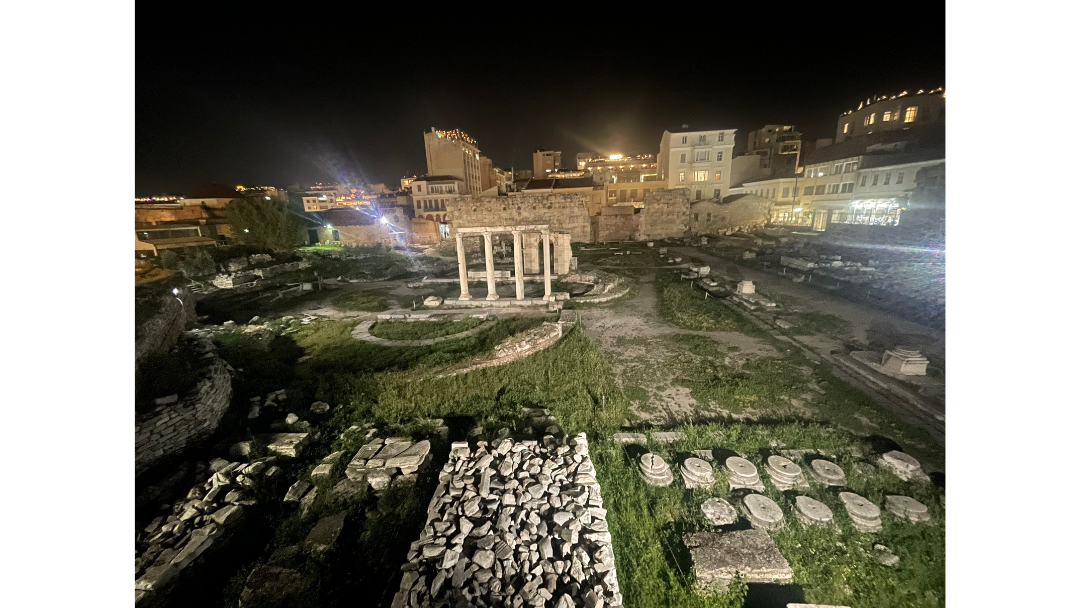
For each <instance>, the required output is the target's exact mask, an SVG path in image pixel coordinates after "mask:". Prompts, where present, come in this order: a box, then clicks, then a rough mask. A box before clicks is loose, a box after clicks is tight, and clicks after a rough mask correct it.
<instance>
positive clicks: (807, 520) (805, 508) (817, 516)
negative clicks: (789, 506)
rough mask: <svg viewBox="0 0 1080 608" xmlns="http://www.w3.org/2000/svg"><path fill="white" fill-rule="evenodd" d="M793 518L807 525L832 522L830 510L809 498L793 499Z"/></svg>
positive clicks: (799, 497)
mask: <svg viewBox="0 0 1080 608" xmlns="http://www.w3.org/2000/svg"><path fill="white" fill-rule="evenodd" d="M795 516H796V517H798V519H799V521H801V522H803V523H804V524H808V525H823V524H827V523H830V522H831V521H832V520H833V513H832V509H830V508H829V507H828V506H827V505H825V503H822V502H820V501H817V500H814V499H813V498H810V497H809V496H796V497H795Z"/></svg>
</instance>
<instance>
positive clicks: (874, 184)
mask: <svg viewBox="0 0 1080 608" xmlns="http://www.w3.org/2000/svg"><path fill="white" fill-rule="evenodd" d="M879 175H881V174H880V173H875V174H874V181H872V182H870V185H871V186H876V185H877V178H878V176H879Z"/></svg>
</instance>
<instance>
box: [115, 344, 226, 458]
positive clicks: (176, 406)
mask: <svg viewBox="0 0 1080 608" xmlns="http://www.w3.org/2000/svg"><path fill="white" fill-rule="evenodd" d="M196 344H198V345H199V346H197V348H201V349H203V350H205V351H206V352H207V353H211V354H213V351H214V347H213V344H212V343H211V342H210V341H209V340H200V341H198V342H197V343H196ZM199 376H200V378H199V381H198V383H197V384H196V385H195V386H194V387H193V388H192V389H191V390H190V391H189V392H188V393H187V394H185V395H184V396H183V397H180V398H178V399H177V400H176V401H175V402H173V403H166V404H162V405H158V406H157V407H155V408H154V409H152V410H150V411H147V412H143V413H140V414H138V415H137V416H136V418H135V474H136V475H139V474H140V473H142V472H144V471H146V470H147V469H149V468H150V467H152V466H153V465H154V464H156V463H157V462H158V461H160V460H161V459H162V458H164V457H166V456H169V455H172V454H178V453H180V452H182V451H183V450H184V449H185V448H187V447H189V446H191V445H193V444H194V443H196V442H197V441H199V440H201V439H205V438H207V437H209V436H210V435H212V434H213V432H214V431H215V430H216V429H217V426H218V423H219V422H221V417H222V416H223V415H224V414H225V411H226V410H227V409H229V402H230V400H231V399H232V368H231V367H230V366H229V364H228V363H226V362H225V361H224V360H223V359H220V358H218V357H217V356H216V354H215V355H213V356H212V357H211V358H210V359H207V365H206V367H204V368H203V369H202V370H200V374H199Z"/></svg>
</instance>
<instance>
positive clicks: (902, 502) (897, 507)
mask: <svg viewBox="0 0 1080 608" xmlns="http://www.w3.org/2000/svg"><path fill="white" fill-rule="evenodd" d="M885 509H886V510H887V511H888V512H890V513H892V514H893V515H895V516H897V517H899V518H901V519H908V520H910V521H911V522H913V523H918V522H923V521H930V510H929V509H927V508H926V505H924V504H923V503H921V502H919V501H917V500H915V499H914V498H912V497H910V496H896V495H888V496H886V497H885Z"/></svg>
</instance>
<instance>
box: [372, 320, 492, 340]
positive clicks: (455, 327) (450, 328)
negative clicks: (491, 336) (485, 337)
mask: <svg viewBox="0 0 1080 608" xmlns="http://www.w3.org/2000/svg"><path fill="white" fill-rule="evenodd" d="M483 322H484V321H483V320H482V319H477V318H475V317H469V318H466V319H460V320H445V321H413V322H409V321H379V322H377V323H375V324H374V325H372V326H371V328H370V329H369V330H368V331H369V332H370V333H371V335H373V336H375V337H377V338H384V339H386V340H429V339H431V338H441V337H443V336H451V335H454V334H458V333H461V332H463V331H468V330H470V329H472V328H474V327H477V326H479V325H480V324H481V323H483Z"/></svg>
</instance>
